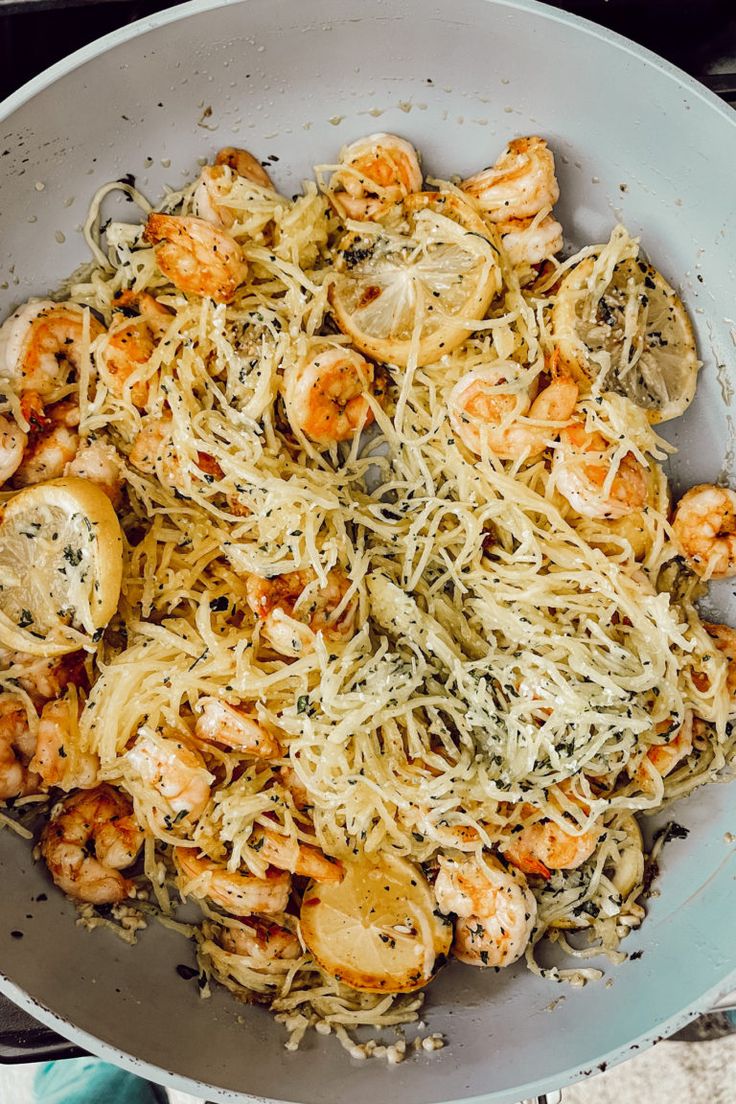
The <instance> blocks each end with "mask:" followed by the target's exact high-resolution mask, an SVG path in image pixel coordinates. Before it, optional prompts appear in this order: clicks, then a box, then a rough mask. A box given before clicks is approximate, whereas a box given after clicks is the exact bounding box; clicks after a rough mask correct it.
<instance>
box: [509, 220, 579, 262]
mask: <svg viewBox="0 0 736 1104" xmlns="http://www.w3.org/2000/svg"><path fill="white" fill-rule="evenodd" d="M497 229H498V232H499V233H500V235H501V240H502V241H503V244H504V248H505V250H506V256H507V257H508V259H509V260H510V261H511V264H512V265H513V266H514V267H515V268H518V267H520V266H521V265H527V266H531V265H537V264H541V262H542V261H544V260H546V259H547V257H553V256H554V255H555V253H559V251H560V250H561V249H562V245H563V239H562V227H561V226H560V224H559V222H557V220H556V219H553V218H552V216H551V215H545V217H544V218H543V219H541V220H540V221H537V219H536V218H533V219H531V218H530V219H506V220H504V222H500V223H498V226H497Z"/></svg>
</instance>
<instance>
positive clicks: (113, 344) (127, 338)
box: [100, 290, 173, 410]
mask: <svg viewBox="0 0 736 1104" xmlns="http://www.w3.org/2000/svg"><path fill="white" fill-rule="evenodd" d="M112 306H113V321H112V324H111V326H110V329H109V331H108V334H107V337H106V338H105V341H104V342H103V343H102V346H101V348H100V357H101V359H102V362H103V364H104V366H105V368H106V369H107V373H108V375H109V377H110V390H111V391H112V393H113V394H114V395H117V396H118V398H120V397H122V396H123V395H124V394H125V390H126V384H127V381H128V380H129V379H130V377H131V376H132V375H133V373H134V372H138V371H140V369H141V368H142V367H143V366H144V365H145V364H147V363H148V361H149V360H150V359H151V357H152V355H153V352H154V350H155V348H156V346H157V345H158V343H159V341H160V340H161V338H162V337H163V335H164V333H165V332H166V329H167V327H168V326H169V323H170V322H171V319H172V317H173V316H172V313H171V311H170V310H169V309H168V307H165V306H163V304H162V303H159V302H158V300H157V299H154V297H153V296H152V295H149V294H148V292H145V291H143V292H134V291H130V290H126V291H119V292H117V294H116V295H115V297H114V299H113V304H112ZM149 391H150V380H148V379H139V380H137V381H136V382H135V383H134V384H133V385H132V387H131V388H130V400H131V402H132V403H133V405H134V406H137V407H138V408H139V409H141V410H142V409H143V408H144V407H145V405H146V403H147V402H148V396H149Z"/></svg>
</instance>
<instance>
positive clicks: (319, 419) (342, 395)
mask: <svg viewBox="0 0 736 1104" xmlns="http://www.w3.org/2000/svg"><path fill="white" fill-rule="evenodd" d="M374 380H375V373H374V370H373V365H372V364H371V363H370V362H369V361H367V360H366V359H365V357H362V356H361V355H360V353H356V352H354V350H352V349H346V348H340V349H327V350H325V351H324V352H322V353H319V354H318V355H317V356H316V357H313V358H312V359H311V360H309V361H306V362H302V363H301V364H295V365H292V366H291V367H290V368H288V369H287V371H286V374H285V376H284V385H285V398H286V409H287V412H288V415H289V421H290V422H291V424H292V426H293V427H294V428H295V429H300V430H301V431H302V432H303V433H305V434H306V435H307V437H311V439H312V440H313V441H317V442H318V443H319V444H322V445H328V444H331V443H332V442H333V441H347V440H348V439H349V438H351V437H354V436H355V434H356V433H357V432H358V430H361V429H364V428H365V427H366V426H368V425H370V424H371V422H372V421H373V411H372V410H371V408H370V405H369V403H368V400H367V397H366V396H367V395H369V394H371V393H372V391H373V385H374Z"/></svg>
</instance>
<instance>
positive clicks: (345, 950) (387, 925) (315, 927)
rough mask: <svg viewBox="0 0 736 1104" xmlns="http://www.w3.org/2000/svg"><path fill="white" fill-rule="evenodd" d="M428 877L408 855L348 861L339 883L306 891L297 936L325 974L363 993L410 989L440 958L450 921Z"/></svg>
mask: <svg viewBox="0 0 736 1104" xmlns="http://www.w3.org/2000/svg"><path fill="white" fill-rule="evenodd" d="M436 907H437V904H436V901H435V900H434V896H433V894H432V890H431V888H430V886H429V883H428V882H427V880H426V879H425V878H424V876H423V874H422V873H421V872H420V871H419V869H418V868H417V867H416V866H414V865H413V864H412V863H410V862H408V861H407V860H406V859H400V858H396V857H394V856H391V855H384V856H382V857H381V862H380V864H379V863H373V862H371V861H370V860H367V859H366V860H363V861H362V862H354V863H346V864H345V877H344V878H343V880H342V881H341V882H339V883H337V884H333V885H328V884H319V885H318V884H316V883H312V884H311V885H310V886H309V887H308V888H307V890H306V892H305V894H304V900H303V903H302V911H301V931H302V938H303V939H304V942H305V944H306V945H307V947H308V948H309V950H310V951H311V952H312V954H313V955H314V957H315V959H316V960H317V962H319V964H320V966H321V967H322V968H323V970H325V971H326V972H327V973H328V974H331V975H332V976H333V977H335V978H337V979H338V980H339V981H344V982H345V983H346V984H347V985H351V986H352V987H353V989H361V990H364V991H365V992H368V993H411V992H412V991H413V990H414V989H419V988H421V987H422V986H423V985H426V984H427V982H428V981H429V980H430V978H431V977H432V975H433V973H434V972H435V970H436V969H437V968H438V967H439V966H440V965H442V962H443V961H444V958H445V956H446V955H447V954H448V953H449V950H450V944H451V942H452V924H451V923H450V922H448V921H446V920H443V919H442V918H441V917H440V916H438V915H437V914H436V913H435V911H434V910H435V909H436Z"/></svg>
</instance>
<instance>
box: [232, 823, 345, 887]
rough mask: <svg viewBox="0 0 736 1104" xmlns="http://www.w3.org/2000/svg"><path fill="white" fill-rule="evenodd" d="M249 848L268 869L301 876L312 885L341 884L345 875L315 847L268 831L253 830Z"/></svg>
mask: <svg viewBox="0 0 736 1104" xmlns="http://www.w3.org/2000/svg"><path fill="white" fill-rule="evenodd" d="M251 846H252V847H253V848H254V850H256V851H257V852H258V854H259V855H260V857H261V858H263V859H265V860H266V862H267V863H270V864H271V866H275V867H277V869H279V870H288V871H290V872H291V873H292V874H301V875H302V877H304V878H312V879H313V880H314V881H315V882H341V881H342V879H343V877H344V876H345V868H344V867H343V865H342V863H341V862H339V861H338V860H337V859H333V858H331V857H330V856H329V855H325V853H324V851H321V850H320V848H319V847H314V846H312V845H311V844H309V843H302V842H301V841H300V840H297V839H295V838H293V837H290V836H283V835H281V833H280V832H276V831H274V830H273V829H272V828H260V829H257V830H256V831H255V832H254V834H253V839H252V843H251Z"/></svg>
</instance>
